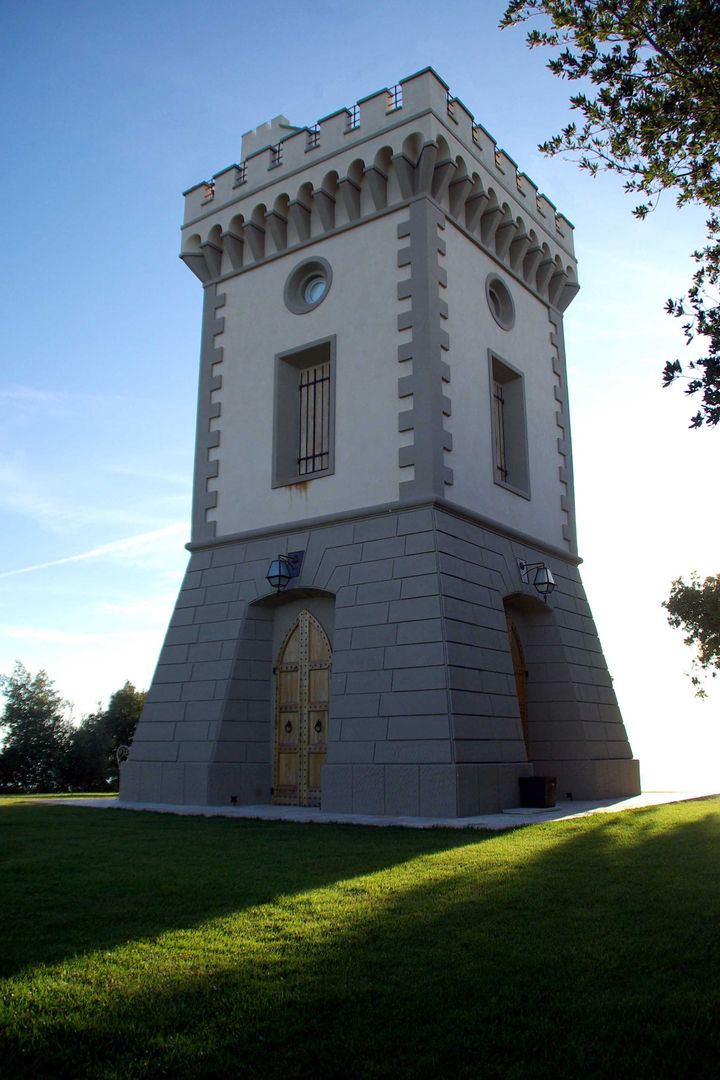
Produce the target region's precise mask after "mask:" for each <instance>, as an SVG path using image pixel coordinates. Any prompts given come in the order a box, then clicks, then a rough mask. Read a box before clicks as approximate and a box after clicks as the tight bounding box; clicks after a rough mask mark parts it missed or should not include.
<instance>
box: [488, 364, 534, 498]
mask: <svg viewBox="0 0 720 1080" xmlns="http://www.w3.org/2000/svg"><path fill="white" fill-rule="evenodd" d="M488 375H489V381H490V418H491V437H492V447H491V450H492V458H491V460H492V470H493V481H494V483H496V484H497V485H498V487H502V488H505V490H506V491H511V492H513V494H515V495H520V496H521V497H522V498H523V499H528V500H529V499H530V460H529V454H528V437H527V411H526V406H525V376H524V374H523V372H522V371H520V370H519V369H518V368H516V367H514V365H513V364H510V363H508V361H507V360H505V359H503V357H501V356H499V355H498V353H496V352H495V351H494V350H493V349H488ZM496 383H499V384H500V385H501V386H502V388H503V409H502V423H503V429H502V432H500V431H498V409H497V402H496V400H495V384H496ZM499 444H502V445H504V462H501V461H499V460H498V445H499ZM502 471H506V475H505V477H503V476H502Z"/></svg>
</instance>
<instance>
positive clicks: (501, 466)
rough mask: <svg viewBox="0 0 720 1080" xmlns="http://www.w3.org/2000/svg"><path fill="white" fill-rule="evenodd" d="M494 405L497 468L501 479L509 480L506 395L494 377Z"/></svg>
mask: <svg viewBox="0 0 720 1080" xmlns="http://www.w3.org/2000/svg"><path fill="white" fill-rule="evenodd" d="M493 405H494V407H495V468H496V469H497V471H498V474H499V476H500V479H501V480H505V481H507V477H508V470H507V457H506V454H505V397H504V395H503V388H502V383H501V382H498V381H497V379H493Z"/></svg>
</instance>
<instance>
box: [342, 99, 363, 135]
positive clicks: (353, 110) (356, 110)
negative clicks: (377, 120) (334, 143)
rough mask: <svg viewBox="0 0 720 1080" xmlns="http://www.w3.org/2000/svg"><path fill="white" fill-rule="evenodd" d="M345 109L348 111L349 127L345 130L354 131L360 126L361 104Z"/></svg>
mask: <svg viewBox="0 0 720 1080" xmlns="http://www.w3.org/2000/svg"><path fill="white" fill-rule="evenodd" d="M345 111H346V112H347V127H346V129H345V130H346V131H354V130H355V128H359V127H360V106H359V105H352V106H351V107H350V108H349V109H346V110H345Z"/></svg>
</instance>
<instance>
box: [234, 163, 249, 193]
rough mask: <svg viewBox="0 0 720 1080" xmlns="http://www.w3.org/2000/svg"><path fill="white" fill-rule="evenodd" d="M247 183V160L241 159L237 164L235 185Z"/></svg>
mask: <svg viewBox="0 0 720 1080" xmlns="http://www.w3.org/2000/svg"><path fill="white" fill-rule="evenodd" d="M245 183H247V162H245V161H241V162H240V164H239V165H236V166H235V183H234V184H233V187H240V185H241V184H245Z"/></svg>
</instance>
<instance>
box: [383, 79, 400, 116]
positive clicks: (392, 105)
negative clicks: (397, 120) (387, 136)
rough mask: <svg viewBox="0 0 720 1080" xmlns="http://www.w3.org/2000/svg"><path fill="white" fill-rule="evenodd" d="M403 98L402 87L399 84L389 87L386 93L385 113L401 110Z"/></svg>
mask: <svg viewBox="0 0 720 1080" xmlns="http://www.w3.org/2000/svg"><path fill="white" fill-rule="evenodd" d="M402 103H403V97H402V86H401V85H400V83H396V84H395V86H391V87H390V89H389V90H388V92H387V110H386V111H387V112H396V111H397V110H398V109H402Z"/></svg>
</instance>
